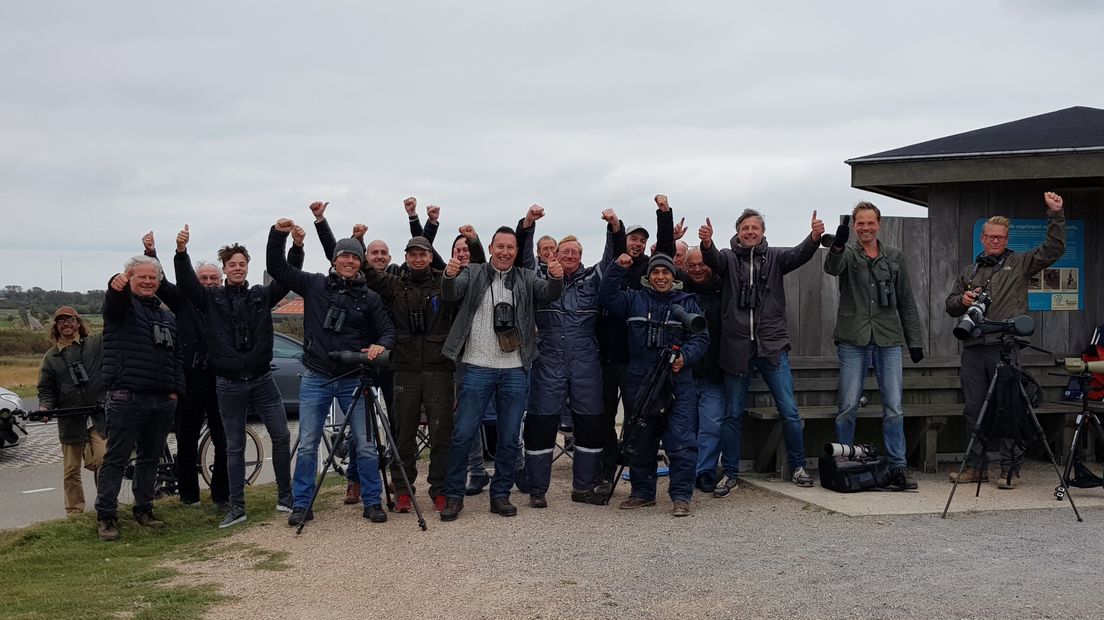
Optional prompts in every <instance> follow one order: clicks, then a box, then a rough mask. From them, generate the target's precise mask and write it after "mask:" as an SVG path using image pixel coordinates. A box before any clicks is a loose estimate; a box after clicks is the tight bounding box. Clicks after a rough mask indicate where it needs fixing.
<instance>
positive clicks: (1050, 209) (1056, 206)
mask: <svg viewBox="0 0 1104 620" xmlns="http://www.w3.org/2000/svg"><path fill="white" fill-rule="evenodd" d="M1043 199H1044V200H1045V201H1046V205H1047V220H1048V221H1047V236H1046V240H1045V241H1043V244H1042V245H1040V246H1039V247H1037V248H1035V249H1034V250H1032V251H1031V256H1030V258H1029V259H1028V261H1027V269H1028V272H1027V275H1034V274H1036V273H1038V272H1040V271H1042V270H1043V269H1046V268H1047V267H1050V266H1051V265H1053V264H1054V263H1056V262H1058V259H1059V258H1062V254H1065V252H1066V214H1065V212H1063V211H1062V207H1063V204H1064V203H1063V201H1062V197H1061V196H1059V195H1058V194H1055V193H1054V192H1047V193H1046V194H1043Z"/></svg>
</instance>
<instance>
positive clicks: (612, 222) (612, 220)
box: [602, 209, 621, 232]
mask: <svg viewBox="0 0 1104 620" xmlns="http://www.w3.org/2000/svg"><path fill="white" fill-rule="evenodd" d="M602 220H603V221H604V222H605V223H607V224H609V226H610V231H612V232H617V231H618V230H621V220H620V219H619V218H618V217H617V212H616V211H614V210H613V209H606V210H604V211H602Z"/></svg>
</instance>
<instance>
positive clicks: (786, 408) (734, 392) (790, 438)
mask: <svg viewBox="0 0 1104 620" xmlns="http://www.w3.org/2000/svg"><path fill="white" fill-rule="evenodd" d="M755 370H758V371H759V375H760V376H762V377H763V380H764V381H766V382H767V387H768V388H770V391H771V395H772V396H774V404H775V407H777V408H778V416H779V418H781V420H782V437H783V439H784V440H785V442H786V453H787V461H788V462H789V466H790V468H791V469H796V468H798V467H805V445H804V441H805V439H804V437H805V435H804V432H803V431H802V428H801V416H800V415H799V414H798V412H797V403H796V402H795V401H794V389H793V374H791V373H790V358H789V355H787V354H786V352H785V351H783V352H782V355H781V357H780V358H779V359H778V365H777V366H775V365H774V364H772V363H771V362H770V360H769V359H767V358H765V357H758V356H757V357H753V358H751V359H750V360H748V371H747V372H746V373H744V374H742V375H731V374H728V373H725V396H726V397H727V398H728V408H727V413H726V414H725V420H724V425H723V427H722V428H721V445H722V451H723V450H724V447H725V446H730V447H731V450H730V452H731V453H732V458H731V459H727V458H726V459H725V460H726V465H725V470H726V471H725V473H726V474H735V473H738V471H739V464H740V447H741V446H740V441H741V437H740V435H741V431H742V428H741V422H742V421H743V416H744V404H745V402H746V400H747V393H748V386H750V385H751V376H752V374H753V373H754V371H755ZM779 465H781V464H779ZM729 466H731V467H732V468H733V469H735V470H736V471H732V472H730V471H728V468H729Z"/></svg>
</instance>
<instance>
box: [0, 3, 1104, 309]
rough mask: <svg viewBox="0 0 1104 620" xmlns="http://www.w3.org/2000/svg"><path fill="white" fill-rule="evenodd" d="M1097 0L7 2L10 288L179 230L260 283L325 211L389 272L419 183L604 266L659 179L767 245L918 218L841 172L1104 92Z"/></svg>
mask: <svg viewBox="0 0 1104 620" xmlns="http://www.w3.org/2000/svg"><path fill="white" fill-rule="evenodd" d="M1101 6H1104V5H1100V4H1099V3H1095V2H1090V1H1087V0H1086V1H1084V2H1072V1H1071V2H1055V1H1051V2H1038V3H1034V2H1026V1H1024V2H926V3H922V4H918V3H908V4H902V3H890V2H863V3H859V2H848V3H829V2H807V3H803V2H777V3H765V2H761V3H735V2H708V3H706V2H700V3H675V2H665V3H656V2H640V1H621V2H594V1H586V2H583V1H579V2H575V1H565V0H558V1H556V2H541V3H536V2H520V1H503V2H463V3H461V2H409V3H399V2H388V3H380V2H376V3H367V2H312V3H305V2H303V3H287V2H275V1H272V0H268V1H265V2H232V1H226V0H220V1H218V2H189V3H179V4H168V3H158V2H147V1H142V2H111V1H107V2H48V1H41V2H5V3H2V4H0V49H2V50H3V56H2V57H3V62H2V63H0V83H2V84H3V90H4V92H5V93H6V94H5V95H3V97H0V106H2V113H0V201H2V202H0V204H3V231H4V232H3V235H2V243H0V286H2V285H6V284H17V285H21V286H24V287H31V286H41V287H42V288H45V289H56V288H58V287H59V275H60V271H61V262H62V261H64V277H65V280H64V287H65V289H66V290H86V289H102V288H104V287H105V286H106V282H107V280H108V278H109V277H110V276H111V275H112V274H113V273H115V272H116V271H118V270H119V268H120V266H121V264H122V262H123V261H124V260H125V259H126V258H127V257H129V256H131V255H133V254H136V253H139V252H140V249H141V241H140V237H141V235H142V234H143V233H144V232H146V231H148V230H150V229H153V230H154V231H155V234H156V236H157V239H158V245H159V247H160V248H161V250H162V255H163V256H171V252H172V248H173V240H174V238H175V236H176V232H177V231H178V230H180V228H181V227H182V226H183V225H184V224H185V223H187V224H189V225H190V229H191V233H192V239H193V243H192V245H191V248H190V249H191V251H192V256H193V258H213V255H214V252H215V250H216V249H217V247H218V246H220V245H222V244H225V243H228V242H234V241H240V242H243V243H245V244H246V245H247V246H248V247H249V248H250V249H251V250H252V251H253V254H254V257H255V259H254V268H253V276H254V277H253V279H254V280H259V279H260V271H261V269H263V262H264V261H263V255H264V251H263V247H264V243H265V240H266V238H267V230H268V227H269V226H271V224H272V223H273V222H275V220H276V218H277V217H291V218H293V219H295V220H297V221H299V222H301V223H303V224H309V222H310V221H311V220H312V218H311V217H310V214H309V212H308V209H307V205H308V204H309V203H310V202H311V201H313V200H327V201H330V203H331V204H330V211H329V213H328V215H329V219H330V221H331V223H332V225H333V226H334V228H335V230H336V231H337V232H338V233H339V234H340V235H347V234H348V231H349V230H350V229H351V227H352V225H353V224H354V223H356V222H364V223H366V224H368V226H369V233H368V234H369V238H375V237H379V238H383V239H384V240H386V241H388V242H389V243H390V244H391V245H392V254H393V256H394V257H395V260H396V262H398V261H401V251H400V249H401V244H402V243H403V242H405V240H406V239H407V238H408V232H407V228H406V218H405V214H404V212H403V209H402V199H403V198H404V197H406V196H408V195H414V196H416V197H417V198H418V201H419V204H420V206H421V207H423V208H424V206H425V205H428V204H431V203H436V204H438V205H440V206H441V207H442V217H441V220H442V228H443V232H442V234H441V239H440V240H439V241H438V243H437V246H438V248H439V249H440V250H442V253H446V252H447V247H448V243H449V241H451V239H452V237H453V236H454V234H455V229H456V227H458V226H460V225H461V224H464V223H472V224H474V225H475V226H476V229H477V230H479V231H480V232H481V233H482V234H483V235H484V237H489V234H490V232H491V231H492V230H493V228H494V227H497V226H498V225H500V224H512V223H514V222H515V221H516V220H517V218H519V217H520V216H521V215H522V214H523V212H524V210H525V209H526V208H527V207H528V206H529V205H530V204H532V203H539V204H541V205H543V206H544V207H545V208H546V210H547V212H548V215H547V217H545V219H544V220H542V221H541V222H540V223H539V225H538V232H540V233H550V234H553V235H554V236H557V237H559V236H562V235H565V234H575V235H577V236H579V237H580V238H581V239H582V240H583V243H584V247H585V252H584V257H583V258H584V263H587V264H590V263H592V262H594V261H595V260H597V259H598V258H599V257H600V255H601V243H602V239H603V237H602V231H603V228H602V222H601V221H600V220H599V214H600V212H601V210H602V209H604V208H608V207H613V208H615V209H616V210H617V211H618V214H619V215H620V216H621V217H622V219H623V220H625V221H626V223H637V222H639V223H643V224H645V225H646V226H647V227H648V228H649V229H650V230H652V231H653V232H654V228H655V218H654V203H653V202H652V196H653V195H655V194H656V193H666V194H668V195H669V196H670V200H671V205H672V207H673V208H674V209H675V213H676V217H681V216H685V217H686V218H687V223H688V224H690V225H691V229H692V231H691V233H690V237H693V239H696V229H697V226H698V225H699V224H700V223H701V222H702V221H703V220H704V218H705V217H706V216H710V217H711V218H712V220H713V223H714V225H715V226H716V227H717V229H718V235H723V237H722V238H724V239H727V237H728V235H729V232H730V231H731V230H732V223H733V222H734V220H735V217H736V215H737V214H738V213H739V211H740V210H741V209H743V208H744V207H749V206H754V207H755V208H758V209H760V210H761V211H763V212H764V213H765V214H766V216H767V237H768V239H769V240H770V242H771V243H772V244H773V245H792V244H794V243H796V242H797V241H799V240H800V239H801V238H802V237H804V235H805V234H807V232H808V225H809V219H810V215H811V213H812V211H813V210H814V209H816V210H817V211H818V212H819V215H820V216H821V217H822V218H823V219H825V220H826V221H827V222H834V221H835V218H836V217H837V216H838V215H839V214H841V213H843V212H845V211H849V209H850V207H851V206H852V205H853V204H854V203H855V202H856V201H857V200H860V199H862V198H870V199H873V200H874V202H875V203H877V204H879V205H880V206H882V207H883V211H884V212H886V213H888V214H896V215H917V216H923V215H924V210H923V209H921V208H918V207H914V206H912V205H908V204H905V203H895V202H893V201H891V200H890V199H888V198H884V197H880V196H875V195H868V194H865V193H864V192H860V191H858V190H854V189H852V188H851V187H850V169H849V167H848V166H846V165H845V164H844V163H843V161H844V160H845V159H847V158H850V157H857V156H861V155H867V154H870V153H875V152H879V151H883V150H887V149H891V148H896V147H900V146H905V145H908V144H913V143H915V142H920V141H924V140H928V139H932V138H937V137H941V136H945V135H949V134H954V133H958V132H961V131H967V130H971V129H976V128H979V127H985V126H989V125H993V124H997V123H1001V122H1006V121H1010V120H1015V119H1019V118H1023V117H1027V116H1032V115H1035V114H1040V113H1044V112H1050V111H1053V110H1058V109H1061V108H1066V107H1070V106H1074V105H1084V106H1092V107H1104V80H1101V78H1100V74H1101V65H1102V63H1101V60H1102V52H1101V47H1100V32H1101V29H1102V27H1104V19H1102V18H1104V8H1098V7H1101ZM422 212H423V214H424V210H423V211H422ZM308 232H309V237H308V240H307V250H308V253H307V267H308V268H310V269H313V270H317V271H321V270H323V269H324V268H325V267H326V263H325V260H324V259H323V258H322V257H321V250H320V248H319V246H318V245H317V239H316V238H315V236H314V235H313V227H308ZM693 239H691V240H693ZM396 246H399V247H396Z"/></svg>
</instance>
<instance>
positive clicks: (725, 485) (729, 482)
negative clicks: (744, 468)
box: [713, 474, 740, 497]
mask: <svg viewBox="0 0 1104 620" xmlns="http://www.w3.org/2000/svg"><path fill="white" fill-rule="evenodd" d="M739 488H740V478H739V477H737V476H729V475H728V474H725V475H723V476H721V479H720V480H719V481H717V484H716V486H714V487H713V497H728V494H729V493H731V492H733V491H735V490H736V489H739Z"/></svg>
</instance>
